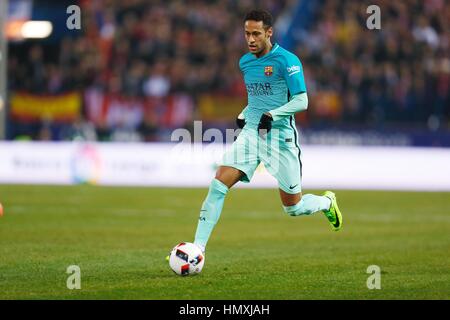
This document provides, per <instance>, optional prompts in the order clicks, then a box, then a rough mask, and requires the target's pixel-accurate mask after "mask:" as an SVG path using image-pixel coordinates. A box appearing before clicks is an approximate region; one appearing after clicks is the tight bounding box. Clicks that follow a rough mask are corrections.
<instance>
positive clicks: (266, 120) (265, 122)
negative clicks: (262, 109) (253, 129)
mask: <svg viewBox="0 0 450 320" xmlns="http://www.w3.org/2000/svg"><path fill="white" fill-rule="evenodd" d="M272 121H273V118H272V115H271V114H270V113H268V112H266V113H264V114H263V115H262V116H261V119H260V120H259V125H258V133H259V135H260V136H261V137H262V136H264V135H265V134H267V133H269V132H270V130H271V129H272Z"/></svg>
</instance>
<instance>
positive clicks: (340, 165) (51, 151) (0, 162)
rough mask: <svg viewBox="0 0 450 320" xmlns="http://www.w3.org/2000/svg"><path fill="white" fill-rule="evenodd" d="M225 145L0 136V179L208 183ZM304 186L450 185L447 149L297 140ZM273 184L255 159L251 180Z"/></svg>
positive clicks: (422, 187) (404, 187) (399, 187)
mask: <svg viewBox="0 0 450 320" xmlns="http://www.w3.org/2000/svg"><path fill="white" fill-rule="evenodd" d="M225 148H226V146H224V145H222V144H210V145H207V144H203V145H202V144H193V145H192V144H163V143H155V144H149V143H123V144H121V143H45V142H0V183H2V184H16V183H20V184H78V183H90V184H98V185H118V186H119V185H123V186H156V187H165V186H170V187H206V186H208V185H209V183H210V181H211V179H212V178H213V177H214V173H215V170H216V168H217V164H218V163H219V161H220V160H221V157H222V154H223V152H224V151H225ZM302 165H303V170H302V172H303V188H304V189H366V190H373V189H379V190H417V191H420V190H422V191H450V149H443V148H408V147H400V148H398V147H361V146H359V147H353V146H352V147H350V146H348V147H343V146H312V145H305V146H303V148H302ZM237 186H238V187H263V188H276V187H277V182H276V180H275V179H274V178H273V177H272V176H270V174H268V173H267V171H266V170H265V169H264V167H263V166H260V167H259V168H258V169H257V171H256V173H255V175H254V177H253V179H252V182H251V183H250V184H244V183H239V184H238V185H237Z"/></svg>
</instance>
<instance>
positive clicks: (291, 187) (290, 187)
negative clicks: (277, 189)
mask: <svg viewBox="0 0 450 320" xmlns="http://www.w3.org/2000/svg"><path fill="white" fill-rule="evenodd" d="M296 186H298V183H297V184H296V185H295V186H289V189H291V190H292V189H294V188H295V187H296Z"/></svg>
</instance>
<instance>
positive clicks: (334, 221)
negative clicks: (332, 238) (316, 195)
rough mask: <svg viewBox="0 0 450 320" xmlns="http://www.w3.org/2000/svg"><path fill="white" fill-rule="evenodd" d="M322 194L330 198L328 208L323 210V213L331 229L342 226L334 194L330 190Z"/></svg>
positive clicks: (335, 229)
mask: <svg viewBox="0 0 450 320" xmlns="http://www.w3.org/2000/svg"><path fill="white" fill-rule="evenodd" d="M323 195H324V196H325V197H327V198H328V199H330V200H331V206H330V209H329V210H325V211H323V213H324V214H325V216H326V217H327V219H328V221H330V224H331V226H332V228H333V230H334V231H338V230H340V229H341V228H342V214H341V211H340V210H339V207H338V205H337V200H336V195H335V194H334V192H331V191H325V193H324V194H323Z"/></svg>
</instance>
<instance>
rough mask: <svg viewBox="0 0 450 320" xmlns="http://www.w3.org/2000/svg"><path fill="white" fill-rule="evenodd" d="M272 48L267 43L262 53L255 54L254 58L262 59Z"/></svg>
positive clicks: (269, 43)
mask: <svg viewBox="0 0 450 320" xmlns="http://www.w3.org/2000/svg"><path fill="white" fill-rule="evenodd" d="M272 48H273V45H272V43H271V42H270V41H269V42H268V43H267V46H266V48H265V49H264V51H261V52H260V53H257V54H255V56H256V58H261V57H264V56H265V55H266V54H268V53H269V52H270V51H271V50H272Z"/></svg>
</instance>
